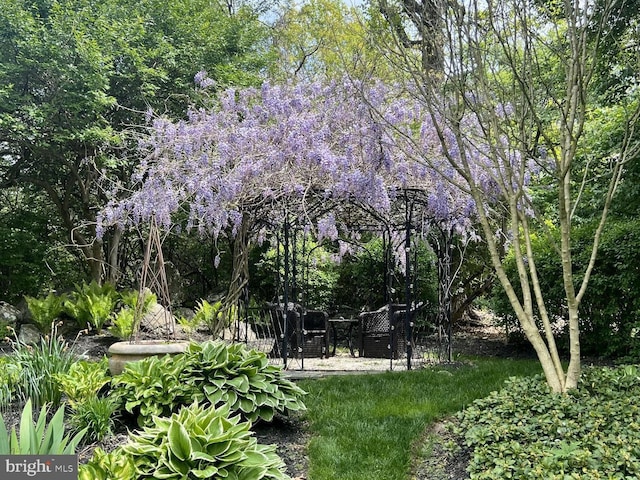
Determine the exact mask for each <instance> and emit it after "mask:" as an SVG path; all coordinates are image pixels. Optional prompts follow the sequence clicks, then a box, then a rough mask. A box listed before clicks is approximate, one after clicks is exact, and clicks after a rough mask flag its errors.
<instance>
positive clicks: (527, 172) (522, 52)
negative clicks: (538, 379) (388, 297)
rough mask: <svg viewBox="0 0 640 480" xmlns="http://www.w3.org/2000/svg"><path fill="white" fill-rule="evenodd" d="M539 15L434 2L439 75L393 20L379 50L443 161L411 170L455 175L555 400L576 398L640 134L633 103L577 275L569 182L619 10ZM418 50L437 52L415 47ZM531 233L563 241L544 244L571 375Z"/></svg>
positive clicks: (567, 1) (588, 7) (612, 0)
mask: <svg viewBox="0 0 640 480" xmlns="http://www.w3.org/2000/svg"><path fill="white" fill-rule="evenodd" d="M622 1H623V2H624V0H622ZM402 3H404V2H400V4H399V5H400V6H401V4H402ZM545 5H546V4H545V3H544V2H543V3H542V4H540V3H537V2H534V1H532V0H482V1H480V0H477V1H476V0H471V1H470V2H461V3H460V4H454V2H446V1H445V0H441V4H440V7H438V8H432V9H431V10H430V12H441V13H442V15H443V17H442V19H441V20H440V21H433V20H432V21H431V23H430V25H441V26H442V29H443V31H442V35H441V36H438V37H437V38H442V39H444V44H443V45H442V52H443V53H442V59H443V61H442V68H440V69H433V68H428V69H427V68H424V64H423V62H422V61H421V58H420V50H418V51H417V52H416V51H414V50H412V49H411V48H407V47H408V42H407V38H406V36H407V35H408V33H407V32H409V33H410V32H412V31H413V32H416V31H418V32H419V29H418V30H415V29H413V30H412V29H408V30H402V29H401V26H402V24H401V23H399V21H398V20H397V19H396V21H395V22H394V23H393V24H392V25H391V28H390V31H391V33H392V34H394V38H395V45H384V46H383V49H382V50H381V51H382V52H383V54H385V55H387V57H388V59H389V61H391V62H393V63H394V64H395V65H397V66H398V68H399V69H400V70H401V71H402V73H403V74H404V76H405V78H406V79H407V85H408V88H407V91H409V92H412V93H413V94H414V95H415V98H416V99H417V100H418V101H419V102H420V104H421V105H423V107H424V109H425V111H426V115H427V116H428V117H430V119H431V123H432V124H433V128H435V130H436V131H437V137H438V139H439V141H440V144H441V147H442V153H441V155H440V156H439V158H434V157H433V156H430V155H428V154H424V155H423V156H422V157H420V158H418V160H420V161H423V162H426V163H428V164H429V165H430V166H432V167H433V168H436V169H439V171H441V172H442V173H443V176H445V177H447V178H451V175H450V174H446V172H447V171H450V170H451V169H453V170H454V171H455V172H456V173H457V174H458V176H457V178H458V180H457V182H458V186H459V187H460V188H461V189H463V190H464V191H466V192H467V193H469V194H470V195H471V196H472V197H473V198H474V200H475V203H476V206H477V211H478V219H479V223H480V225H481V228H482V232H483V238H484V240H485V242H486V244H487V247H488V249H489V252H490V255H491V260H492V264H493V267H494V269H495V271H496V276H497V278H498V279H499V281H500V283H501V285H502V287H503V288H504V290H505V292H506V294H507V297H508V299H509V302H510V304H511V306H512V308H513V310H514V312H515V315H516V317H517V318H518V320H519V322H520V325H521V326H522V329H523V331H524V333H525V335H526V337H527V339H528V340H529V341H530V343H531V344H532V346H533V348H534V349H535V351H536V353H537V355H538V358H539V360H540V362H541V364H542V368H543V371H544V374H545V376H546V379H547V381H548V383H549V385H550V387H551V389H552V390H553V391H554V392H559V393H561V392H566V391H568V390H570V389H573V388H576V387H577V385H578V380H579V378H580V368H581V359H580V327H579V321H580V316H579V315H580V314H579V309H580V300H581V299H582V297H583V295H584V292H585V290H586V288H587V286H588V283H589V278H590V275H591V272H592V270H593V267H594V264H595V259H596V255H597V251H598V247H599V242H600V235H601V233H602V230H603V228H604V226H605V222H606V219H607V215H608V211H609V205H610V203H611V199H612V198H613V196H614V193H615V191H616V188H617V186H618V184H619V183H620V180H621V178H622V174H623V166H624V163H625V162H626V161H627V159H628V158H629V157H630V156H632V155H633V154H635V153H637V146H636V145H634V144H633V143H632V138H633V137H634V133H635V128H636V125H637V123H638V102H637V100H636V101H635V103H634V107H633V108H631V109H630V112H629V115H628V117H627V119H626V122H627V125H626V127H625V132H626V135H625V138H624V140H623V141H622V143H621V145H620V146H619V151H618V152H617V154H616V155H614V158H612V160H611V162H610V171H609V172H608V175H609V187H608V191H607V195H606V198H605V199H604V202H603V206H602V210H601V211H600V213H599V217H600V218H599V225H598V228H597V230H596V233H595V235H594V238H593V242H592V243H591V257H590V262H589V265H588V266H587V267H586V269H584V271H581V272H575V271H574V266H573V262H572V250H571V249H572V238H571V230H572V224H573V221H574V214H575V212H576V206H577V205H576V203H577V202H578V201H579V200H580V195H579V192H576V191H575V190H576V187H575V182H574V181H573V178H572V175H573V174H574V172H575V170H576V159H577V156H578V152H579V148H580V145H581V142H582V141H583V137H584V129H585V123H586V121H587V115H588V112H589V109H590V104H589V93H590V89H591V84H592V80H593V77H594V74H595V69H596V67H597V64H598V62H599V60H600V59H599V55H600V52H601V49H600V48H599V46H600V45H599V44H600V42H601V40H602V37H603V36H604V34H605V32H606V29H607V25H608V22H610V21H611V20H612V17H613V16H614V15H615V14H616V11H620V8H621V5H620V2H619V1H616V0H603V1H602V2H599V3H598V4H597V5H594V3H593V2H591V1H589V0H564V2H561V3H560V4H558V3H554V4H553V7H554V10H553V11H552V10H551V9H546V8H545ZM381 8H382V9H383V10H385V9H386V10H387V12H388V11H390V10H389V9H390V7H389V3H388V1H384V2H382V3H381ZM614 8H615V9H617V10H614ZM397 11H398V12H400V11H401V9H398V10H397ZM411 22H413V19H407V23H406V24H405V25H409V24H410V23H411ZM418 40H420V41H422V42H423V43H429V42H433V41H434V40H433V38H421V37H419V36H418ZM409 46H410V45H409ZM424 50H425V47H424V46H423V47H422V51H424ZM632 103H633V102H632ZM471 120H472V121H471ZM416 145H417V144H416ZM474 152H476V154H477V152H482V157H483V161H484V162H486V164H485V165H484V168H483V172H482V173H483V174H484V175H485V177H486V175H489V176H490V177H491V180H492V182H493V183H494V188H495V190H496V191H497V193H495V192H494V196H495V197H497V201H495V200H496V199H490V198H488V195H487V191H486V188H485V185H483V184H480V183H479V180H478V178H479V176H478V171H477V166H478V163H477V158H474ZM443 159H444V160H445V161H444V162H443V161H442V160H443ZM531 175H534V176H537V177H538V178H542V179H544V180H545V181H546V182H547V183H548V187H547V188H553V189H554V191H555V194H556V195H555V199H556V200H555V204H554V208H555V212H554V213H553V214H552V215H549V212H545V214H544V216H543V215H542V213H539V212H537V211H536V205H535V204H534V203H533V202H532V200H531V198H530V195H529V185H530V182H532V181H535V179H532V178H530V177H531ZM578 187H579V185H578ZM495 209H501V210H503V212H502V213H504V214H505V216H506V218H507V219H508V223H509V232H508V237H509V240H510V242H511V247H512V249H513V253H514V258H515V261H516V268H517V274H518V277H517V280H516V282H517V287H518V288H515V285H514V284H513V283H512V282H513V279H510V278H509V277H508V276H507V273H506V271H505V268H504V265H503V256H502V255H501V254H500V252H501V248H500V244H499V241H498V240H497V237H496V232H495V228H494V227H493V222H492V218H494V217H495V215H494V213H495V211H494V210H495ZM549 224H551V226H549ZM533 229H535V231H536V232H541V231H547V232H548V233H549V234H551V231H552V230H553V231H556V232H558V233H559V242H555V241H554V240H552V237H551V235H550V236H549V238H550V240H551V241H553V244H554V245H555V246H556V251H557V259H558V262H559V264H560V265H561V267H562V284H563V287H564V293H565V302H566V303H565V307H566V314H565V318H564V320H565V321H566V322H568V329H569V364H568V368H567V369H566V371H565V370H564V368H563V365H562V362H561V358H560V355H559V352H558V348H557V345H556V338H555V336H554V331H553V328H552V327H553V323H554V320H556V317H555V315H557V313H554V314H553V315H551V314H550V313H549V312H548V309H547V307H546V302H545V298H544V294H543V291H542V289H541V287H540V279H539V278H538V270H537V268H536V258H535V256H534V251H533V247H532V234H533ZM577 278H580V281H579V282H578V281H577V280H576V279H577Z"/></svg>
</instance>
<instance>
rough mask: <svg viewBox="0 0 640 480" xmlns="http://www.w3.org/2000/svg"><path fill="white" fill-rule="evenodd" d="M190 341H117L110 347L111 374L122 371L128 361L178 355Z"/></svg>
mask: <svg viewBox="0 0 640 480" xmlns="http://www.w3.org/2000/svg"><path fill="white" fill-rule="evenodd" d="M187 345H189V342H167V341H163V340H141V341H139V342H116V343H114V344H113V345H111V346H110V347H109V370H110V371H111V375H118V374H119V373H122V371H123V370H124V367H125V365H126V364H127V363H128V362H135V361H137V360H142V359H144V358H147V357H151V356H160V357H162V356H164V355H177V354H178V353H182V352H184V351H185V349H186V348H187Z"/></svg>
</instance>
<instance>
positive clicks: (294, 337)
mask: <svg viewBox="0 0 640 480" xmlns="http://www.w3.org/2000/svg"><path fill="white" fill-rule="evenodd" d="M267 307H268V309H269V314H270V316H271V327H272V331H273V332H274V336H275V338H274V345H273V348H272V349H271V352H270V354H269V356H270V357H272V358H277V357H282V355H283V353H284V351H283V348H284V344H285V332H286V345H287V347H286V348H287V357H288V358H297V357H298V353H299V352H298V347H299V343H300V342H299V341H298V337H299V334H300V313H299V312H298V311H297V310H295V309H288V310H287V315H286V317H287V323H286V328H285V321H284V317H285V315H284V308H283V305H281V304H277V303H270V304H267ZM292 308H295V307H292Z"/></svg>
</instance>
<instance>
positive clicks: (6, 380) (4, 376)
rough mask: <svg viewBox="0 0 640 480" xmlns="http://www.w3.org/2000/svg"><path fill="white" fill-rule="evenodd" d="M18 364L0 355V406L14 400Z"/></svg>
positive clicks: (18, 377)
mask: <svg viewBox="0 0 640 480" xmlns="http://www.w3.org/2000/svg"><path fill="white" fill-rule="evenodd" d="M19 379H20V366H19V365H18V364H17V363H16V362H14V361H13V359H11V358H10V357H6V356H0V408H1V407H4V406H5V405H9V404H10V403H11V402H13V401H14V400H15V398H14V397H15V393H16V386H17V384H18V381H19Z"/></svg>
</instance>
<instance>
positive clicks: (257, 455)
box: [80, 403, 289, 480]
mask: <svg viewBox="0 0 640 480" xmlns="http://www.w3.org/2000/svg"><path fill="white" fill-rule="evenodd" d="M250 428H251V423H250V422H241V421H240V417H239V416H235V417H232V418H230V417H229V409H228V407H225V406H223V407H220V408H217V409H215V408H211V407H205V406H201V405H198V404H197V403H195V404H192V405H190V406H188V407H184V408H182V409H181V410H180V411H179V412H177V413H174V414H173V415H171V417H170V418H161V417H155V418H154V419H153V425H151V426H148V427H145V428H144V429H143V430H142V431H141V432H139V433H132V434H130V435H129V441H128V443H127V444H126V445H124V446H122V447H119V448H118V449H117V450H116V451H114V452H112V453H111V454H108V455H107V454H105V453H104V452H103V451H102V450H97V451H96V452H95V453H94V456H93V458H92V459H91V460H90V461H89V463H88V464H87V465H86V466H83V467H82V468H81V473H80V479H81V480H82V479H86V480H89V479H91V480H99V479H108V478H117V479H118V480H139V479H155V478H167V479H171V478H175V479H185V480H186V479H198V478H228V479H238V480H240V479H246V480H260V479H282V480H285V479H288V478H289V477H288V476H287V475H286V474H285V473H284V468H285V465H284V463H283V462H282V460H281V459H280V457H278V455H277V454H276V453H275V446H274V445H270V446H265V445H260V444H258V443H257V441H256V439H255V438H254V437H253V436H252V433H251V432H250V431H249V429H250Z"/></svg>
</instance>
